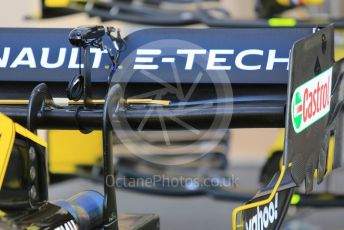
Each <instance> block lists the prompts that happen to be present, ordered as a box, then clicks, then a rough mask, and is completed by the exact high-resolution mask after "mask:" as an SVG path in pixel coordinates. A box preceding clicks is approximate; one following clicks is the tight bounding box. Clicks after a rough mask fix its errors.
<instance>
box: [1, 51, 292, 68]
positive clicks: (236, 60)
mask: <svg viewBox="0 0 344 230" xmlns="http://www.w3.org/2000/svg"><path fill="white" fill-rule="evenodd" d="M54 51H55V52H52V50H51V49H50V48H49V47H42V48H41V49H33V48H32V47H23V48H22V49H21V50H19V51H12V49H11V47H4V48H3V49H2V50H0V68H17V67H20V66H26V67H29V68H30V69H35V68H46V69H57V68H61V67H62V66H67V68H69V69H75V68H79V65H80V64H79V63H78V59H79V48H75V47H74V48H67V47H61V48H59V49H58V50H54ZM56 51H58V52H56ZM90 52H91V55H92V57H93V63H92V68H94V69H97V68H100V67H101V63H102V60H103V59H104V58H108V57H107V56H108V54H107V51H106V50H103V51H102V50H100V49H98V48H91V50H90ZM162 55H164V52H163V50H161V49H137V50H136V57H135V60H134V61H135V63H134V67H133V68H134V69H137V70H157V69H159V68H160V66H159V64H160V65H161V64H166V63H174V62H175V61H176V58H175V57H176V56H177V55H178V56H184V57H185V59H186V61H185V63H183V67H184V69H185V70H192V69H193V66H194V63H195V59H197V58H199V56H200V55H206V56H205V57H206V58H207V62H206V63H205V65H206V66H205V69H207V70H231V69H232V67H235V68H237V69H240V70H246V71H254V70H273V69H274V68H275V66H276V64H282V65H285V68H286V70H288V69H289V55H288V56H286V57H282V56H281V55H279V54H278V52H277V50H276V49H270V50H262V49H247V50H242V51H239V52H238V51H236V50H234V49H209V50H206V49H176V53H175V56H171V57H161V56H162ZM159 56H160V57H159ZM203 57H204V56H203ZM252 58H255V59H254V60H255V61H252ZM250 59H251V61H250ZM159 62H160V63H159ZM81 67H82V68H83V64H81Z"/></svg>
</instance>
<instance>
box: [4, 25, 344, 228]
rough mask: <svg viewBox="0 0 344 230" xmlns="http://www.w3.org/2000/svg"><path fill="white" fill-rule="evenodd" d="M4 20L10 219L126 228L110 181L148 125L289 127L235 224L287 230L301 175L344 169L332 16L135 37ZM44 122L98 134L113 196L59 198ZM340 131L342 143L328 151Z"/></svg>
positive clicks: (149, 223)
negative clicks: (285, 24)
mask: <svg viewBox="0 0 344 230" xmlns="http://www.w3.org/2000/svg"><path fill="white" fill-rule="evenodd" d="M1 30H2V33H1V36H0V40H1V44H2V49H3V52H2V55H3V56H2V58H1V60H0V61H1V63H0V64H1V68H0V72H1V79H0V80H1V81H2V83H1V85H0V87H1V93H0V96H1V100H0V104H1V106H0V112H1V113H2V114H4V115H2V116H1V119H2V122H1V124H2V126H1V130H0V131H1V139H0V141H1V153H2V154H1V157H2V159H1V162H0V163H1V165H0V166H2V167H1V169H2V170H1V177H0V179H1V180H0V182H1V185H2V189H1V191H0V209H1V210H2V213H1V226H3V228H8V229H13V228H19V229H66V228H67V229H94V228H101V229H102V228H103V229H119V226H120V228H121V229H122V228H123V229H124V228H125V229H128V228H126V226H125V225H124V224H123V223H124V222H123V220H122V221H121V218H118V215H117V208H116V196H115V187H114V186H109V183H110V182H111V181H113V180H114V179H115V178H114V167H113V166H114V165H113V153H112V144H113V141H114V140H113V139H115V140H118V139H121V140H122V138H126V139H129V140H131V141H133V140H134V141H136V140H137V139H139V138H140V136H138V135H137V131H142V130H160V131H162V135H166V133H164V131H168V130H181V129H184V130H185V129H188V130H189V131H190V132H191V133H194V134H195V135H202V134H203V133H202V132H199V130H219V131H221V130H227V129H228V128H246V127H257V128H265V127H285V134H284V136H285V143H284V149H283V156H282V163H281V168H280V170H279V171H278V172H277V173H276V174H275V175H274V176H273V177H272V179H271V181H270V182H269V183H268V184H267V185H266V186H264V187H263V188H260V189H259V191H258V192H257V194H256V195H255V196H254V197H253V198H252V199H251V200H250V201H248V202H247V203H246V204H245V205H243V206H240V207H238V208H236V209H235V210H234V211H233V216H232V223H233V229H237V228H242V229H278V228H279V227H280V226H281V224H282V222H283V219H284V218H285V215H286V212H287V210H288V207H289V204H290V200H291V197H292V194H293V193H294V191H295V188H296V187H299V186H301V185H302V183H305V188H306V192H307V193H309V192H311V191H312V188H313V180H314V176H315V175H316V178H317V182H318V183H321V182H322V181H323V178H324V177H325V176H326V175H328V174H329V173H330V172H331V170H332V169H333V168H336V167H339V166H340V164H339V163H340V162H341V160H340V157H341V156H340V153H341V152H342V145H341V141H340V140H341V138H342V132H343V131H342V128H341V127H342V116H341V115H342V101H343V99H342V92H341V91H342V90H341V89H342V83H341V80H342V75H343V74H342V73H343V70H342V68H343V67H342V61H338V62H336V63H335V62H334V28H333V26H328V27H326V28H274V29H148V30H142V31H138V32H135V33H133V34H130V35H129V36H127V37H125V38H122V37H121V35H120V33H119V32H118V29H116V28H112V27H103V26H92V27H79V28H76V29H74V30H72V31H70V29H11V28H3V29H1ZM27 34H30V35H29V36H28V35H27ZM209 34H212V36H211V37H210V36H207V35H209ZM67 38H69V41H68V39H67ZM29 44H30V45H29ZM71 45H72V46H71ZM82 52H83V54H82ZM75 74H76V75H75ZM91 74H92V76H91ZM73 75H75V76H74V77H71V76H73ZM18 82H20V84H21V85H22V86H23V87H22V88H21V90H20V91H18V90H15V88H16V87H18V86H17V84H18ZM42 82H44V83H42ZM66 88H67V91H66V90H65V89H66ZM190 90H191V93H190ZM57 97H58V98H59V99H56V98H57ZM25 98H26V99H25ZM61 98H62V99H61ZM5 115H6V116H5ZM23 126H26V128H24V127H23ZM37 129H78V130H81V131H82V132H89V131H91V130H101V131H102V147H103V153H102V158H103V159H102V163H103V170H104V172H103V177H104V178H103V182H104V195H102V194H99V193H94V192H84V193H81V194H79V195H77V196H75V197H73V198H71V199H70V200H67V201H61V202H55V203H52V202H49V201H48V194H47V186H48V179H47V178H48V176H47V175H48V174H47V159H46V155H45V154H44V147H46V144H45V142H44V141H42V140H41V139H39V138H38V137H37V136H36V135H35V132H36V130H37ZM112 131H114V133H113V132H112ZM220 133H226V132H220ZM331 135H334V137H335V140H339V141H336V144H335V150H334V151H333V152H332V153H333V154H328V153H329V152H328V146H329V145H328V143H329V139H330V136H331ZM305 143H312V145H306V144H305ZM129 144H130V142H129ZM140 147H142V149H143V151H144V150H145V146H144V145H141V146H140ZM61 154H63V153H61ZM146 160H147V159H146ZM149 160H152V159H151V158H150V159H149ZM153 160H154V159H153ZM13 168H14V169H20V170H14V171H15V172H13V171H12V170H13ZM131 217H132V218H131V219H130V218H129V219H130V220H131V221H134V222H135V221H138V222H139V223H137V222H136V224H135V223H130V224H129V226H136V227H131V228H130V229H158V228H159V224H158V218H157V216H156V215H148V216H147V215H146V216H138V217H137V216H134V217H133V216H131ZM126 220H128V218H126Z"/></svg>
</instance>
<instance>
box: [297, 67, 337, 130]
mask: <svg viewBox="0 0 344 230" xmlns="http://www.w3.org/2000/svg"><path fill="white" fill-rule="evenodd" d="M331 85H332V67H331V68H330V69H328V70H326V71H324V72H322V73H321V74H319V75H317V76H315V77H314V78H312V79H310V80H308V81H307V82H305V83H303V84H302V85H300V86H298V87H297V88H296V89H295V91H294V94H293V98H292V101H291V117H292V123H293V127H294V130H295V132H296V133H300V132H302V131H303V130H305V129H306V128H308V127H310V126H312V125H313V124H314V123H316V122H317V121H318V120H320V119H321V118H322V117H324V116H325V115H326V114H327V113H328V112H329V111H330V102H331Z"/></svg>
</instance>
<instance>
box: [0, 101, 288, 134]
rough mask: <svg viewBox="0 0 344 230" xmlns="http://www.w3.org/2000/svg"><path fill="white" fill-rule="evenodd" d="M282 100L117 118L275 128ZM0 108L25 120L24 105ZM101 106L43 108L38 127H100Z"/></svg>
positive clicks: (152, 125)
mask: <svg viewBox="0 0 344 230" xmlns="http://www.w3.org/2000/svg"><path fill="white" fill-rule="evenodd" d="M284 110H285V102H284V101H279V102H276V101H274V102H266V103H263V104H257V103H255V102H250V103H249V102H242V103H234V106H233V110H231V109H229V108H227V107H225V106H224V107H219V108H216V107H214V109H212V108H209V107H208V108H204V109H197V110H193V109H187V108H180V109H178V108H176V109H168V108H166V109H164V108H154V109H151V110H150V113H147V112H148V109H146V108H145V109H135V110H126V111H124V112H123V113H122V114H121V116H120V119H121V121H123V122H127V123H128V124H129V125H130V126H131V128H132V129H134V130H135V129H137V128H138V127H139V125H140V124H141V122H142V121H143V119H145V120H146V123H145V125H144V127H143V129H144V130H161V126H160V125H161V124H160V117H163V119H164V121H165V123H166V128H168V129H181V127H179V126H178V125H177V124H176V123H175V122H174V121H173V119H174V120H175V119H179V120H180V121H183V122H186V123H188V124H189V125H191V126H193V127H195V128H198V129H206V128H209V126H210V125H211V124H212V122H213V119H214V117H215V116H222V117H225V118H226V117H228V118H230V117H231V122H230V124H229V125H228V128H277V127H284V125H285V124H284V120H285V117H284ZM0 112H1V113H4V114H5V115H7V116H9V117H11V118H12V119H13V120H14V121H16V122H18V123H20V124H24V125H25V124H26V119H27V108H26V107H25V106H12V107H11V106H0ZM102 116H103V109H101V108H100V109H90V110H87V109H84V110H79V111H78V112H76V107H73V108H68V109H48V110H47V109H46V110H45V111H44V112H40V113H38V115H37V127H38V128H40V129H79V128H81V127H82V128H84V129H90V130H93V129H95V130H100V129H102Z"/></svg>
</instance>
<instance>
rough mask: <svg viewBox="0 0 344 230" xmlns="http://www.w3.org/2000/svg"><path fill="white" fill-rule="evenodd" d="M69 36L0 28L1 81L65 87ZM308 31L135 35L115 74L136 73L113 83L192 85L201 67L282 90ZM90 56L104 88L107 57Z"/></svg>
mask: <svg viewBox="0 0 344 230" xmlns="http://www.w3.org/2000/svg"><path fill="white" fill-rule="evenodd" d="M69 31H70V29H34V28H1V29H0V44H1V45H0V81H1V82H23V83H24V82H48V83H49V82H51V83H54V82H56V83H58V82H69V81H70V79H71V78H72V77H73V76H74V75H75V74H76V73H78V68H79V63H80V59H79V52H80V50H79V48H76V47H72V46H71V45H70V44H69V41H68V33H69ZM313 31H314V29H313V28H266V29H261V28H260V29H159V28H157V29H145V30H140V31H137V32H134V33H132V34H130V35H128V36H127V37H126V38H125V40H126V45H125V48H124V49H123V51H122V52H121V54H120V60H119V64H120V66H119V70H118V71H117V72H120V73H123V72H124V71H133V70H135V73H134V74H131V75H130V78H126V77H125V76H124V75H125V74H117V73H116V74H115V75H114V77H115V78H116V77H117V79H115V80H116V81H118V82H130V83H155V82H153V81H152V79H151V78H147V76H145V75H143V74H142V71H141V70H149V72H150V73H152V74H154V75H155V76H158V78H159V79H161V80H162V81H164V82H169V83H179V82H180V83H192V82H194V80H195V79H193V77H190V76H197V73H196V72H195V71H197V68H196V67H200V68H204V69H207V71H209V73H210V78H211V72H216V71H217V70H222V71H223V70H225V71H226V72H227V75H228V76H229V80H230V82H231V83H235V84H287V82H288V68H289V55H290V51H291V48H292V45H293V44H294V43H295V41H297V40H299V39H302V38H304V37H306V36H308V35H310V34H312V33H313ZM169 42H170V45H168V43H169ZM91 56H92V57H91V58H92V67H93V68H92V82H95V83H104V84H107V82H108V79H107V76H108V74H109V71H110V70H109V68H110V66H111V61H110V59H109V57H108V55H107V54H106V51H101V50H99V49H96V48H93V49H91ZM81 63H82V62H81ZM171 63H172V64H173V65H174V66H175V67H176V69H178V70H180V71H181V72H180V78H179V79H177V80H176V79H175V77H174V76H173V73H172V71H171V69H170V68H171V66H172V64H171ZM136 70H139V71H136ZM118 75H120V76H118ZM176 81H178V82H176ZM217 81H218V79H216V78H215V77H214V78H212V79H209V78H202V79H201V83H216V82H217ZM219 82H221V81H219Z"/></svg>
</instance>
